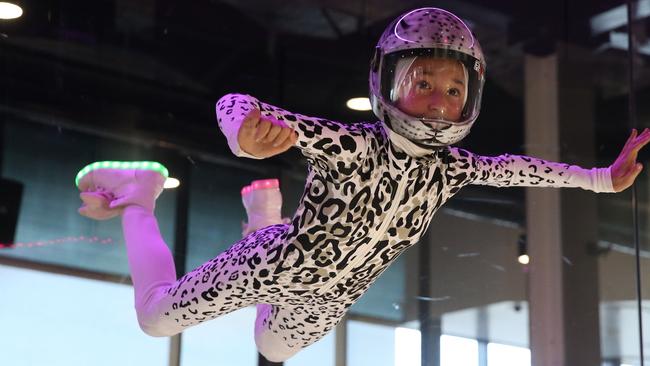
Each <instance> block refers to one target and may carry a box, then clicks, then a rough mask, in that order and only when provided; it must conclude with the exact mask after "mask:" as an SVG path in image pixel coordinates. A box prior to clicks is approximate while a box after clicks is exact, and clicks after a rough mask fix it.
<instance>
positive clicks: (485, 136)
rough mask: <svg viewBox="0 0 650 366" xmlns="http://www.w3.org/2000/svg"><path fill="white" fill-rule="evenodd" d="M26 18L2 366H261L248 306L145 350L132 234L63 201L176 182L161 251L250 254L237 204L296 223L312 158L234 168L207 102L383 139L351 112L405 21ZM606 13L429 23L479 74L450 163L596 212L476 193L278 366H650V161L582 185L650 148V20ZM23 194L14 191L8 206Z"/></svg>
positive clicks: (3, 81) (352, 8) (1, 89)
mask: <svg viewBox="0 0 650 366" xmlns="http://www.w3.org/2000/svg"><path fill="white" fill-rule="evenodd" d="M16 3H17V4H18V5H20V6H22V7H23V10H24V13H23V15H22V16H21V17H19V18H17V19H1V18H2V16H1V15H3V14H4V13H2V11H4V10H3V8H2V7H0V178H1V181H0V238H2V239H1V240H0V274H2V275H3V279H5V281H2V284H0V299H2V300H3V301H0V304H1V305H0V314H1V315H0V324H1V325H2V329H3V332H2V333H1V334H2V335H0V344H3V345H4V346H5V347H3V350H5V351H3V352H0V364H11V365H19V366H20V365H33V364H45V363H47V364H52V363H54V364H56V363H60V364H64V363H65V364H66V365H82V364H83V365H85V364H88V363H89V362H91V361H89V360H93V361H92V362H91V363H92V364H102V363H105V364H107V365H108V364H125V365H128V364H151V365H171V366H177V365H205V364H219V365H220V364H224V365H233V366H238V365H242V366H254V365H260V366H266V365H267V364H268V362H266V361H265V360H264V359H263V358H260V355H258V354H257V351H256V346H255V342H254V338H253V331H254V328H253V327H254V322H255V317H256V309H255V307H252V306H251V307H247V308H244V309H241V310H239V311H235V312H233V313H230V314H227V315H224V316H222V317H220V318H218V319H215V320H212V321H209V322H205V323H203V324H200V325H198V326H196V327H192V328H189V329H187V330H186V331H185V332H183V333H182V336H181V337H176V338H153V337H149V336H147V335H145V334H144V333H143V332H142V331H141V330H140V329H139V328H138V324H137V321H136V317H135V311H134V305H133V289H132V286H131V280H130V274H129V267H128V261H127V257H126V250H125V246H124V238H123V233H122V225H121V221H120V219H119V218H114V219H111V220H106V221H94V220H91V219H88V218H85V217H82V216H80V215H79V214H78V211H77V210H78V208H79V207H80V205H81V201H80V199H79V192H78V190H77V188H76V187H75V185H74V178H75V176H76V174H77V172H78V171H79V170H80V169H81V168H83V167H84V166H85V165H86V164H89V163H91V162H94V161H102V160H118V161H119V160H124V161H139V160H154V161H159V162H161V163H163V164H165V165H167V166H168V167H169V168H170V173H171V176H172V177H174V178H177V179H179V181H180V184H181V186H180V187H181V188H180V189H174V188H172V189H166V190H165V191H164V192H163V194H162V195H161V196H160V198H158V200H157V204H156V218H157V220H158V223H159V227H160V230H161V234H162V237H163V239H164V241H165V243H166V245H167V246H168V247H169V248H170V250H171V252H172V253H173V255H174V257H175V259H176V261H177V263H179V264H182V266H181V267H183V268H184V270H185V271H190V270H192V269H194V268H197V267H199V266H201V265H203V264H204V263H206V262H207V261H209V260H211V259H213V258H214V257H216V256H217V255H218V254H220V253H222V252H224V251H225V250H227V249H228V248H230V247H231V245H233V244H234V243H236V242H237V241H239V240H240V239H241V236H242V222H243V221H245V220H246V217H247V214H246V211H245V209H244V207H243V205H242V202H241V194H240V191H241V189H242V187H244V186H245V185H248V184H249V183H250V182H251V181H253V180H257V179H266V178H278V179H280V181H281V190H282V194H283V208H282V216H283V217H286V218H292V217H293V215H294V213H295V212H296V209H297V208H298V207H299V203H300V200H301V197H302V195H303V189H304V187H305V183H306V182H305V180H306V179H307V177H308V174H309V173H310V171H309V170H308V168H309V164H308V161H307V158H308V156H303V155H302V154H301V153H300V151H299V149H292V150H290V151H288V152H286V153H283V154H280V155H278V156H274V157H271V158H269V159H264V160H258V159H245V158H237V157H235V156H233V154H232V153H231V151H230V149H229V146H228V143H227V141H226V138H225V137H224V135H223V133H222V132H221V131H220V130H219V127H218V125H217V122H216V121H215V102H216V101H217V100H219V98H220V97H222V96H223V95H225V94H227V93H231V92H238V93H244V94H250V95H252V96H255V97H257V98H259V100H261V101H264V102H267V103H270V104H271V105H273V106H277V107H280V108H285V109H287V110H289V111H292V112H295V113H301V114H305V115H309V116H315V117H319V118H323V119H332V120H335V121H340V122H342V123H344V124H352V123H354V122H359V121H375V120H376V117H375V116H374V114H373V113H372V112H371V111H368V110H366V111H353V110H350V109H348V108H347V107H346V104H345V102H346V101H347V100H348V99H349V98H352V97H359V96H367V94H368V91H367V89H368V80H367V75H368V61H369V59H370V57H371V54H372V53H373V52H374V49H375V43H376V40H377V39H378V38H379V36H380V35H381V33H382V32H383V30H384V28H385V27H386V26H387V25H388V24H389V22H390V21H391V20H392V19H393V18H395V17H396V16H398V15H399V14H402V13H403V12H404V11H406V10H408V9H407V8H409V7H410V6H411V5H408V4H405V3H404V2H400V1H387V2H383V3H382V4H381V6H380V5H379V4H376V3H373V2H367V1H350V2H347V3H345V4H343V3H337V4H334V3H332V2H299V3H300V4H298V3H297V2H286V3H282V4H279V3H278V2H258V1H256V2H254V1H231V0H222V1H198V2H192V4H186V5H183V6H180V5H179V4H173V3H170V2H166V1H156V0H144V1H140V2H136V3H133V2H129V1H126V0H110V1H101V2H98V3H93V4H92V6H91V5H88V4H86V3H83V2H81V1H76V0H75V1H67V2H65V4H63V3H60V2H28V1H18V0H17V1H16ZM595 3H596V4H591V3H590V4H586V3H583V4H574V3H570V2H568V1H557V2H550V3H544V4H540V5H534V6H533V5H530V4H528V3H526V5H517V4H505V3H504V4H496V3H495V4H492V3H491V4H487V2H484V1H462V2H443V3H441V4H438V5H437V6H442V7H445V8H446V9H447V10H450V11H452V12H453V13H454V14H456V15H457V16H458V17H459V18H460V19H462V20H463V21H464V22H465V23H466V24H467V25H468V26H469V27H470V28H472V30H473V31H474V33H475V36H476V39H477V40H478V41H479V42H480V44H481V46H482V49H483V52H484V53H485V58H486V62H487V71H486V78H487V79H486V82H485V86H484V93H483V95H482V108H481V113H480V117H479V119H478V120H477V121H476V122H475V124H474V125H473V127H472V130H471V133H470V134H469V135H468V136H467V137H466V138H465V139H463V140H462V141H461V142H459V143H457V144H456V145H457V147H459V148H463V149H466V150H468V151H471V152H473V153H475V154H477V155H480V156H484V157H493V158H494V159H497V160H495V161H499V159H507V158H506V157H505V155H502V154H511V155H526V156H532V157H536V158H539V159H543V160H546V161H549V162H555V163H565V164H571V165H575V166H576V167H574V168H573V169H574V170H573V171H574V172H575V171H579V172H581V173H582V174H583V175H582V177H583V181H582V182H583V183H581V184H582V188H584V189H580V188H554V187H548V188H540V187H521V186H516V185H517V184H514V183H516V181H517V180H516V179H515V178H513V179H512V180H510V181H509V183H508V185H511V186H510V187H501V188H499V187H496V186H490V185H468V186H466V187H464V188H463V189H462V190H460V191H459V192H458V193H455V194H454V197H453V198H451V199H450V200H449V202H446V203H445V204H444V206H442V207H441V208H440V209H439V210H438V211H437V213H436V215H435V216H434V218H433V220H432V221H431V224H430V225H429V229H428V231H427V233H426V235H424V236H423V237H422V239H421V240H420V241H419V242H418V243H417V244H416V245H414V246H412V247H410V248H408V249H407V250H405V251H403V252H401V254H400V255H398V256H397V257H396V258H394V260H393V261H392V263H391V264H390V266H388V267H387V269H386V270H385V271H383V272H382V273H381V275H380V276H379V277H378V278H377V279H376V280H375V281H374V282H373V283H372V285H371V286H370V287H369V289H368V290H367V292H366V293H364V294H363V296H361V297H360V298H359V299H358V301H356V302H355V303H354V304H352V305H351V306H350V307H349V311H348V312H347V315H346V317H345V318H344V320H343V321H342V322H341V324H340V325H339V326H338V327H336V328H335V329H334V330H333V331H332V332H330V333H329V334H328V335H327V336H325V337H324V338H323V339H322V340H320V341H319V342H317V343H315V344H314V345H312V346H310V347H308V348H306V349H305V350H303V351H301V352H300V353H298V354H297V355H296V356H294V357H292V358H290V359H289V360H287V361H286V362H285V364H286V365H290V366H298V365H305V364H309V365H323V366H345V365H350V366H353V365H358V366H366V365H423V366H424V365H433V366H440V365H445V366H446V365H455V366H456V365H472V366H473V365H476V366H485V365H488V366H492V365H500V366H503V365H517V366H521V365H531V364H560V365H597V364H600V365H602V366H621V365H640V364H642V353H643V357H645V358H646V359H648V356H647V355H648V354H649V353H650V347H649V346H648V345H649V344H650V343H649V342H650V341H649V340H648V338H650V337H648V331H650V326H649V325H648V324H649V323H648V319H647V318H648V317H647V315H650V313H649V311H650V310H648V309H650V307H649V306H648V301H649V300H648V299H649V296H650V287H649V286H650V285H648V281H646V280H645V279H646V278H647V277H648V276H647V274H649V273H650V262H649V260H650V244H649V241H648V239H649V235H650V234H649V232H650V228H649V227H648V225H649V224H650V220H649V219H648V217H649V213H648V192H649V191H650V189H648V188H649V187H650V185H649V184H650V183H649V182H650V179H649V178H648V172H647V170H648V167H647V166H645V165H646V163H647V161H648V159H647V156H648V155H647V151H646V150H643V149H642V150H641V151H640V152H639V154H638V157H637V158H638V159H637V160H638V162H640V163H642V164H644V170H643V171H642V172H641V173H640V175H639V176H638V178H637V179H636V182H635V185H634V186H633V187H629V188H628V189H626V190H624V191H622V192H619V193H611V192H610V193H595V192H593V189H594V188H595V187H596V183H597V181H596V180H595V178H594V177H595V175H593V174H595V171H591V173H589V171H590V170H591V169H592V168H606V167H610V166H611V165H612V164H613V163H614V162H615V161H616V159H617V157H618V156H619V154H620V153H621V151H622V149H623V147H624V145H625V143H626V140H627V139H628V136H629V135H630V132H631V129H632V128H637V129H638V130H639V131H641V130H643V129H644V128H645V127H646V126H648V125H649V124H650V121H649V116H650V110H649V109H648V108H649V107H648V103H645V100H646V99H647V97H648V96H649V93H650V89H649V88H648V87H649V86H650V68H648V56H649V55H650V53H649V52H648V44H647V35H646V33H647V31H646V30H647V28H648V27H647V25H648V17H649V16H650V11H647V10H648V9H646V8H650V7H649V3H648V2H647V1H640V2H632V4H633V5H634V6H635V10H634V12H635V14H637V17H638V19H637V20H636V23H635V25H634V26H633V27H631V33H630V32H629V30H630V29H628V28H629V27H628V26H627V15H626V14H627V13H626V11H627V9H626V3H624V2H622V1H605V2H595ZM522 4H523V3H522ZM413 6H415V5H413ZM630 35H631V36H632V38H633V40H634V41H635V42H636V43H635V49H634V50H629V49H628V44H627V41H628V39H629V36H630ZM630 68H633V69H634V74H633V75H632V76H631V77H630V74H629V72H630ZM630 80H633V85H632V86H631V85H630ZM631 88H633V90H632V93H631V92H630V90H631ZM294 117H295V116H294ZM289 118H291V117H289ZM320 122H321V123H322V122H323V121H322V120H321V121H320ZM303 132H304V131H303ZM308 132H311V131H308ZM314 138H315V139H319V140H318V144H321V145H323V144H325V145H326V144H327V143H329V142H328V140H327V139H326V138H323V137H322V136H314ZM319 146H320V145H319ZM341 154H345V151H344V150H342V151H341ZM497 157H498V158H497ZM534 162H536V161H533V163H531V165H534ZM440 164H442V163H440ZM503 164H504V166H505V164H506V163H505V162H503ZM531 165H529V166H526V167H523V168H522V167H521V166H520V167H513V166H506V170H508V169H513V170H514V171H512V173H513V177H523V176H526V177H528V178H531V179H532V178H534V177H537V176H538V174H549V172H552V171H555V169H557V170H561V169H564V168H566V166H561V165H553V166H552V167H551V168H548V169H550V170H547V169H545V170H541V169H540V170H539V171H538V170H537V169H538V168H537V167H534V168H532V167H531ZM562 167H563V168H562ZM339 168H340V167H339ZM527 169H532V170H533V171H532V172H531V171H529V170H527ZM483 173H484V174H487V173H485V172H483ZM601 173H603V172H602V171H601ZM567 174H569V173H567ZM606 174H609V175H605V176H604V177H606V178H605V180H604V181H603V182H604V183H609V181H607V177H609V178H610V181H611V174H612V171H611V170H610V171H609V172H608V173H606ZM445 177H446V176H445ZM556 178H557V177H556ZM563 178H564V177H562V178H557V180H556V181H555V184H556V185H562V184H564V182H565V181H564V180H563ZM574 178H575V177H574ZM441 179H444V178H441ZM568 179H572V178H568ZM10 183H11V184H13V186H15V185H16V184H18V185H21V186H22V191H21V192H22V193H20V195H19V196H17V193H16V192H17V191H13V190H10ZM447 183H448V182H447ZM601 183H602V182H601ZM407 188H408V187H407ZM607 188H609V187H607V184H606V186H605V189H607ZM185 192H187V194H185ZM344 198H345V197H344ZM16 202H17V203H16ZM15 206H17V207H15ZM13 219H15V222H16V225H15V227H14V225H13ZM10 232H13V233H15V234H14V235H12V236H11V238H9V235H8V233H10ZM4 238H8V239H4ZM637 249H638V251H637ZM310 254H312V253H306V255H307V256H309V255H310ZM637 263H638V268H637ZM180 275H182V274H181V273H179V277H180ZM641 328H643V330H644V332H643V334H644V336H645V337H644V338H643V341H642V340H641V337H640V335H641V334H640V330H641ZM81 335H83V336H81ZM642 343H643V344H642ZM642 350H643V351H644V352H642ZM34 351H36V352H34ZM126 355H130V356H129V357H127V356H126Z"/></svg>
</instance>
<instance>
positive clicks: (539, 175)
mask: <svg viewBox="0 0 650 366" xmlns="http://www.w3.org/2000/svg"><path fill="white" fill-rule="evenodd" d="M649 141H650V131H649V130H648V129H646V130H644V132H643V133H642V134H641V135H639V136H637V135H636V130H633V132H632V135H631V136H630V138H629V139H628V141H627V143H626V144H625V146H624V147H623V150H622V151H621V154H620V155H619V157H618V158H617V159H616V161H615V162H614V164H612V165H611V166H609V167H607V168H592V169H585V168H581V167H579V166H577V165H570V164H565V163H556V162H551V161H546V160H542V159H538V158H534V157H529V156H522V155H511V154H503V155H499V156H495V157H487V156H480V155H477V154H474V153H471V152H469V151H467V150H464V149H460V148H456V147H450V156H451V162H452V164H451V166H450V168H449V171H448V176H449V177H450V179H452V180H455V181H456V183H457V184H461V185H466V184H480V185H490V186H497V187H508V186H522V187H557V188H560V187H577V188H582V189H586V190H590V191H594V192H620V191H623V190H625V189H626V188H628V187H629V186H631V185H632V183H633V182H634V179H636V177H637V175H638V174H639V173H640V172H641V164H640V163H637V162H636V158H637V154H638V152H639V150H640V149H641V148H642V147H643V146H644V145H645V144H647V143H648V142H649Z"/></svg>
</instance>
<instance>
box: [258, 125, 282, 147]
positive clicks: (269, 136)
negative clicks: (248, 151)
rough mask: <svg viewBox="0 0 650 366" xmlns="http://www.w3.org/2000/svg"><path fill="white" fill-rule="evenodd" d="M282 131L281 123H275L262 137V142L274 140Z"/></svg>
mask: <svg viewBox="0 0 650 366" xmlns="http://www.w3.org/2000/svg"><path fill="white" fill-rule="evenodd" d="M280 132H282V127H280V126H279V125H276V124H273V126H271V129H270V130H269V132H268V133H267V134H266V136H264V138H263V139H262V142H264V143H269V142H273V140H275V138H276V137H278V135H279V134H280Z"/></svg>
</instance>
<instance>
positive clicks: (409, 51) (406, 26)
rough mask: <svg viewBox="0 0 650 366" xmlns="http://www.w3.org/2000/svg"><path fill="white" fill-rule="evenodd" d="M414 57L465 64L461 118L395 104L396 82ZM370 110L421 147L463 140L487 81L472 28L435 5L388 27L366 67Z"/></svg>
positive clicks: (399, 18)
mask: <svg viewBox="0 0 650 366" xmlns="http://www.w3.org/2000/svg"><path fill="white" fill-rule="evenodd" d="M417 57H435V58H444V59H451V60H455V61H457V62H459V63H460V64H461V65H462V66H463V72H464V74H465V85H464V87H465V94H464V98H465V99H464V102H463V109H462V112H461V114H460V118H459V119H458V120H456V121H448V120H444V119H442V118H428V117H422V116H412V115H409V114H408V113H406V112H404V111H402V110H401V109H399V108H398V107H397V106H396V96H397V95H398V92H399V90H398V88H399V85H400V84H399V81H400V80H402V79H403V78H404V74H405V73H406V72H407V71H408V69H409V67H410V65H411V64H412V63H413V62H414V60H415V59H416V58H417ZM369 81H370V101H371V104H372V109H373V112H374V113H375V114H376V115H377V117H379V119H380V120H381V121H382V122H383V123H384V124H385V126H386V127H388V129H389V130H391V131H393V132H395V133H396V134H398V135H400V136H402V137H404V138H406V139H408V140H409V141H411V142H413V143H414V144H416V145H417V146H419V147H421V148H425V149H431V148H436V147H440V146H447V145H451V144H454V143H456V142H458V141H460V140H462V139H463V138H464V137H465V136H467V134H468V133H469V131H470V129H471V127H472V125H473V124H474V121H475V120H476V118H477V117H478V114H479V111H480V106H481V95H482V91H483V84H484V82H485V58H484V56H483V52H482V51H481V47H480V45H479V43H478V41H477V40H476V39H475V37H474V35H473V34H472V32H471V30H470V29H469V28H468V27H467V25H465V23H464V22H463V21H462V20H460V19H459V18H458V17H457V16H455V15H454V14H452V13H450V12H448V11H446V10H443V9H438V8H421V9H416V10H412V11H410V12H407V13H405V14H403V15H401V16H399V17H398V18H397V19H395V20H394V21H393V22H391V24H390V25H389V26H388V27H387V28H386V30H385V31H384V33H383V34H382V36H381V37H380V39H379V42H378V43H377V47H376V48H375V55H374V57H373V59H372V62H371V67H370V80H369Z"/></svg>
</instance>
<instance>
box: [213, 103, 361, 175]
mask: <svg viewBox="0 0 650 366" xmlns="http://www.w3.org/2000/svg"><path fill="white" fill-rule="evenodd" d="M253 108H258V109H259V110H260V111H261V113H262V115H263V116H266V117H272V118H275V119H277V120H279V121H282V122H283V123H285V124H287V125H289V126H291V127H292V128H293V129H294V130H295V131H296V132H297V133H298V142H297V143H296V145H295V146H296V147H297V148H299V149H300V150H301V151H302V153H303V155H305V157H307V159H308V160H309V162H310V164H311V165H313V166H316V167H319V168H322V169H327V170H333V171H338V172H339V173H341V174H345V172H349V173H352V172H353V171H354V170H356V167H357V164H358V163H359V162H360V161H362V159H363V158H364V156H363V155H365V154H366V144H367V142H366V131H365V130H364V128H363V125H353V124H349V125H348V124H343V123H340V122H334V121H329V120H326V119H322V118H313V117H307V116H303V115H301V114H296V113H291V112H288V111H285V110H283V109H281V108H278V107H275V106H272V105H270V104H267V103H264V102H260V101H259V100H258V99H257V98H255V97H252V96H250V95H243V94H227V95H225V96H223V97H222V98H221V99H219V101H218V102H217V105H216V110H217V121H218V122H219V128H221V131H222V132H223V134H224V135H225V136H226V139H227V140H228V146H229V147H230V150H231V151H232V152H233V154H235V155H237V156H245V157H250V158H254V159H257V158H256V157H255V156H252V155H250V154H247V153H246V152H244V151H242V150H241V149H240V147H239V144H238V142H237V134H238V132H239V127H240V126H241V123H242V121H243V118H244V116H246V114H248V112H249V111H250V110H251V109H253Z"/></svg>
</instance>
